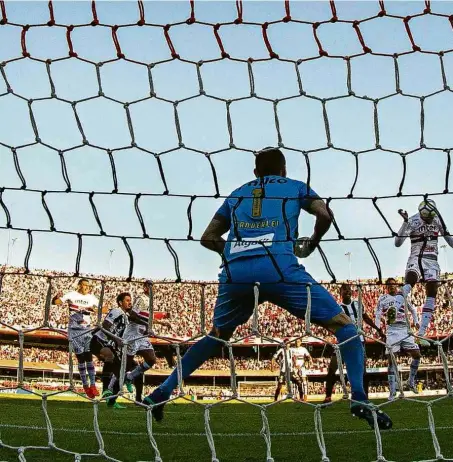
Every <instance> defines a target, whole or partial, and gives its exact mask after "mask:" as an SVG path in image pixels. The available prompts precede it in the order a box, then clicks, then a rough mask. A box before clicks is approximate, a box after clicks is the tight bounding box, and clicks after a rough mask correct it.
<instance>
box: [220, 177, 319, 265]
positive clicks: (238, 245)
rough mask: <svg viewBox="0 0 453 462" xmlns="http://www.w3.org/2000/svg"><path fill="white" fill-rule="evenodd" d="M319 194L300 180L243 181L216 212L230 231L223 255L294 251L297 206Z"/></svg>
mask: <svg viewBox="0 0 453 462" xmlns="http://www.w3.org/2000/svg"><path fill="white" fill-rule="evenodd" d="M318 197H319V196H318V195H317V194H316V193H315V192H314V191H313V190H312V189H311V188H308V187H307V185H306V184H305V183H303V182H302V181H297V180H292V179H290V178H284V177H281V176H276V175H271V176H265V177H264V178H263V179H262V180H261V179H256V180H254V181H250V182H249V183H246V184H244V185H243V186H241V187H240V188H238V189H236V190H235V191H233V192H232V193H231V194H230V196H229V197H228V198H227V199H225V201H224V203H223V204H222V206H221V207H220V208H219V210H218V211H217V214H219V215H222V216H223V217H225V218H226V219H227V220H228V223H229V225H230V231H229V234H228V242H227V243H226V246H225V253H224V254H225V258H226V260H227V261H232V260H235V259H237V258H243V257H254V256H260V255H267V253H268V252H270V253H271V254H272V255H285V254H286V255H288V254H294V240H295V239H297V237H298V219H299V214H300V211H301V209H306V208H307V207H308V204H309V203H310V201H311V200H312V199H314V198H318Z"/></svg>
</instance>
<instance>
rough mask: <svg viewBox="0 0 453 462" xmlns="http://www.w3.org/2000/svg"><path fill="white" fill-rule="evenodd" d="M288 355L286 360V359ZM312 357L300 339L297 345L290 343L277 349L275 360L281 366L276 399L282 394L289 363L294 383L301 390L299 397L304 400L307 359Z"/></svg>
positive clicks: (290, 376)
mask: <svg viewBox="0 0 453 462" xmlns="http://www.w3.org/2000/svg"><path fill="white" fill-rule="evenodd" d="M285 355H286V358H287V359H286V361H285ZM307 357H308V358H310V353H308V351H307V349H306V348H305V347H302V343H301V342H300V340H298V341H297V344H296V347H295V348H291V347H289V344H288V343H285V345H284V346H283V347H281V348H279V349H278V350H277V352H276V353H275V355H274V356H273V358H272V359H273V362H276V363H277V364H278V366H279V367H280V374H279V376H278V382H277V387H276V389H275V394H274V401H277V399H278V397H279V396H280V392H281V390H282V387H283V385H284V384H286V385H287V386H288V384H287V383H286V382H287V380H286V377H287V375H286V365H287V364H288V368H289V378H290V380H291V382H292V383H294V385H296V387H297V390H298V392H299V399H300V400H304V397H305V394H304V384H303V379H304V378H306V373H304V372H305V360H306V359H307Z"/></svg>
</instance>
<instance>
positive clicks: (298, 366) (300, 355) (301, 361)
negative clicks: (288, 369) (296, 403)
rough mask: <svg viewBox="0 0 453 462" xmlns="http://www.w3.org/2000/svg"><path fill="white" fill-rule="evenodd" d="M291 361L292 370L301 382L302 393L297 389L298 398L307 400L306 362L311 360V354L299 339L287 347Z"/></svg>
mask: <svg viewBox="0 0 453 462" xmlns="http://www.w3.org/2000/svg"><path fill="white" fill-rule="evenodd" d="M289 354H290V358H291V361H292V362H293V371H294V373H295V374H296V375H297V376H298V377H299V378H300V380H301V382H302V393H301V392H300V390H299V395H300V396H299V398H300V399H301V400H303V401H307V395H308V380H307V368H306V367H305V366H306V362H307V361H310V360H311V355H310V353H309V352H308V350H307V349H306V348H305V347H304V346H302V341H301V340H300V339H297V340H296V346H295V347H291V348H290V349H289Z"/></svg>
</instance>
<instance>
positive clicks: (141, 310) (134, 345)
mask: <svg viewBox="0 0 453 462" xmlns="http://www.w3.org/2000/svg"><path fill="white" fill-rule="evenodd" d="M151 284H152V283H151V281H146V282H144V284H143V294H141V295H138V296H137V297H136V298H135V300H134V303H133V304H132V307H131V308H130V309H129V310H128V311H127V315H128V318H129V323H128V324H127V326H126V328H125V330H124V335H123V340H124V341H125V342H128V345H127V364H126V368H127V370H128V371H129V372H127V374H126V385H127V386H128V389H129V390H130V384H131V382H134V384H135V388H136V396H135V399H136V401H141V393H142V390H143V374H144V373H145V372H146V371H147V370H148V369H150V368H151V367H152V366H153V365H154V363H155V362H156V354H155V352H154V348H153V345H152V343H151V341H150V340H149V338H148V335H149V331H148V325H149V324H148V323H149V294H150V290H151V289H150V288H151ZM154 322H155V323H156V324H164V325H168V323H167V322H164V321H158V320H155V321H154ZM135 355H138V356H141V357H142V358H143V362H142V363H141V364H140V365H137V364H136V362H135V361H134V356H135ZM134 366H136V367H134ZM131 369H132V370H131Z"/></svg>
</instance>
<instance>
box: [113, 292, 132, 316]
mask: <svg viewBox="0 0 453 462" xmlns="http://www.w3.org/2000/svg"><path fill="white" fill-rule="evenodd" d="M116 303H118V306H119V307H120V308H121V309H122V310H124V311H128V310H130V309H131V307H132V297H131V294H130V293H129V292H121V293H120V294H119V295H118V297H116Z"/></svg>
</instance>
